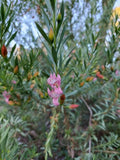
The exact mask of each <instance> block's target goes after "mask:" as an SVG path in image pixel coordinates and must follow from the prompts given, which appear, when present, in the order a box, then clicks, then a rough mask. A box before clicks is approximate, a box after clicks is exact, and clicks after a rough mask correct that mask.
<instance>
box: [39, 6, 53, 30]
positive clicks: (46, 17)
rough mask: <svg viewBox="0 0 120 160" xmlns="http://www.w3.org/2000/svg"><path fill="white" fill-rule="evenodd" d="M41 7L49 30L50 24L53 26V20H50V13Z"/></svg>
mask: <svg viewBox="0 0 120 160" xmlns="http://www.w3.org/2000/svg"><path fill="white" fill-rule="evenodd" d="M41 8H42V12H43V16H44V20H45V23H46V25H47V27H48V30H50V26H52V24H51V21H50V19H49V17H48V15H47V14H46V12H45V11H44V9H43V7H41Z"/></svg>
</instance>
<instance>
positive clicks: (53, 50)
mask: <svg viewBox="0 0 120 160" xmlns="http://www.w3.org/2000/svg"><path fill="white" fill-rule="evenodd" d="M52 57H53V60H54V62H55V64H56V66H57V52H56V50H55V48H54V47H53V46H52Z"/></svg>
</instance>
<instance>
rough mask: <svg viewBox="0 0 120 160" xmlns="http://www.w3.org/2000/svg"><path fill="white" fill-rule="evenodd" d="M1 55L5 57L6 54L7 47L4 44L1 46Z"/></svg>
mask: <svg viewBox="0 0 120 160" xmlns="http://www.w3.org/2000/svg"><path fill="white" fill-rule="evenodd" d="M1 55H2V56H3V57H4V58H5V57H6V56H7V48H6V46H5V45H3V46H2V48H1Z"/></svg>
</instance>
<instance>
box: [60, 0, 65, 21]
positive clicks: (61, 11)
mask: <svg viewBox="0 0 120 160" xmlns="http://www.w3.org/2000/svg"><path fill="white" fill-rule="evenodd" d="M60 13H61V15H62V21H63V18H64V2H63V1H62V4H61V8H60Z"/></svg>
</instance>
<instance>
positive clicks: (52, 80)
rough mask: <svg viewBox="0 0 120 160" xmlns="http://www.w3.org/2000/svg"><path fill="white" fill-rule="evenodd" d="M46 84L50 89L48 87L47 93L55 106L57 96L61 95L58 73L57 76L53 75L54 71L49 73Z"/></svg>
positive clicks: (56, 104) (57, 103)
mask: <svg viewBox="0 0 120 160" xmlns="http://www.w3.org/2000/svg"><path fill="white" fill-rule="evenodd" d="M47 82H48V84H49V85H50V86H51V88H52V90H50V89H49V88H48V95H49V96H50V97H51V98H52V100H53V104H54V105H55V106H58V105H59V101H58V99H59V97H60V96H61V94H62V93H63V91H62V89H61V87H60V85H61V77H60V75H59V74H58V75H57V76H56V75H55V73H53V74H50V77H49V78H48V80H47Z"/></svg>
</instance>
